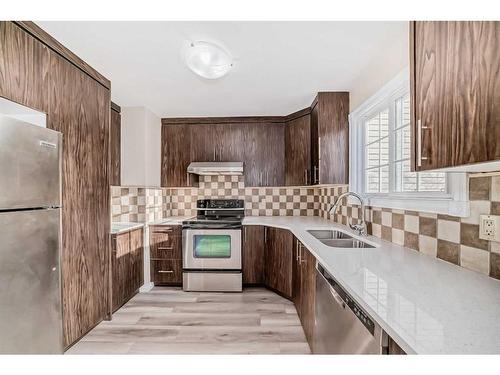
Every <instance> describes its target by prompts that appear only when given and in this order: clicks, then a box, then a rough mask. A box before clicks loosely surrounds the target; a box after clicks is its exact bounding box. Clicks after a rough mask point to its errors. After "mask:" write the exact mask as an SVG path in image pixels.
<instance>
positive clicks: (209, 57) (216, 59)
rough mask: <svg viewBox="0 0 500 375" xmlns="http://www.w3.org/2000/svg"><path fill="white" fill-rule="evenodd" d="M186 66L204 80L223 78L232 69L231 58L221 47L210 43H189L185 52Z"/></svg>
mask: <svg viewBox="0 0 500 375" xmlns="http://www.w3.org/2000/svg"><path fill="white" fill-rule="evenodd" d="M185 58H186V64H187V66H188V67H189V69H191V70H192V71H193V72H194V73H195V74H197V75H199V76H200V77H203V78H206V79H217V78H221V77H223V76H225V75H226V74H227V73H228V72H229V71H230V70H231V68H232V67H233V58H232V57H231V55H229V53H228V52H226V51H225V50H224V49H223V48H222V47H220V46H218V45H217V44H214V43H210V42H203V41H198V42H191V43H190V44H189V46H188V48H187V50H186V56H185Z"/></svg>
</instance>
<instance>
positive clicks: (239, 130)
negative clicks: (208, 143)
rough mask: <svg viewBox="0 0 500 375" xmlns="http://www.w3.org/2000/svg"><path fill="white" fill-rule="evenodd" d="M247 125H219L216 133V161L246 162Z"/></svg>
mask: <svg viewBox="0 0 500 375" xmlns="http://www.w3.org/2000/svg"><path fill="white" fill-rule="evenodd" d="M247 126H248V125H247V124H244V123H243V124H241V123H235V124H231V123H229V124H218V125H216V130H215V132H214V134H215V136H216V140H215V142H214V145H215V149H216V152H215V156H216V158H215V160H216V161H241V162H245V133H246V127H247Z"/></svg>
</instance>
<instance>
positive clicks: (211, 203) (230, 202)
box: [196, 199, 245, 210]
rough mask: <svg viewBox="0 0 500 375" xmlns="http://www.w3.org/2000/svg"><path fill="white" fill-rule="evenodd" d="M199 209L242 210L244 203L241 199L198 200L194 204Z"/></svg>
mask: <svg viewBox="0 0 500 375" xmlns="http://www.w3.org/2000/svg"><path fill="white" fill-rule="evenodd" d="M196 207H197V208H201V209H210V210H211V209H222V210H227V209H243V208H245V202H244V201H243V200H242V199H200V200H198V202H197V204H196Z"/></svg>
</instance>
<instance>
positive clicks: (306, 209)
mask: <svg viewBox="0 0 500 375" xmlns="http://www.w3.org/2000/svg"><path fill="white" fill-rule="evenodd" d="M168 190H169V194H168V195H169V196H170V197H171V201H170V204H168V205H167V211H168V213H169V214H168V215H169V216H186V215H187V216H189V215H196V211H195V210H194V209H195V208H196V201H197V200H198V199H204V198H227V199H230V198H235V199H243V200H244V201H245V215H247V216H299V215H301V216H313V215H315V214H316V213H317V207H315V200H314V198H315V194H314V190H315V189H314V188H312V187H300V188H299V187H297V188H291V187H253V188H252V187H245V183H244V177H243V176H200V183H199V187H197V188H194V187H193V188H172V189H168ZM315 209H316V211H315Z"/></svg>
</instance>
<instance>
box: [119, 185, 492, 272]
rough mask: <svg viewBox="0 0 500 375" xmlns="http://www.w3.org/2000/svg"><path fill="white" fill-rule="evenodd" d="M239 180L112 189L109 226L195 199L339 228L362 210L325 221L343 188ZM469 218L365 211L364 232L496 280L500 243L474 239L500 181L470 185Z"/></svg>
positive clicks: (179, 209)
mask: <svg viewBox="0 0 500 375" xmlns="http://www.w3.org/2000/svg"><path fill="white" fill-rule="evenodd" d="M243 181H244V179H243V177H242V176H203V177H202V176H200V183H199V186H198V187H192V188H137V187H118V186H116V187H112V189H111V194H112V197H111V201H112V221H114V222H120V221H122V222H123V221H124V222H144V223H148V222H153V221H155V220H159V219H162V218H164V217H168V216H191V215H193V216H194V215H196V211H195V210H194V209H195V207H196V201H197V199H203V198H238V199H243V200H245V215H247V216H320V217H323V218H325V219H328V220H332V221H335V222H338V223H341V224H348V222H349V221H352V222H357V221H358V220H359V218H360V216H361V215H360V210H361V208H360V207H359V206H356V205H346V204H345V203H344V204H343V205H342V206H341V207H340V209H339V212H338V213H336V214H335V215H330V214H329V213H328V209H329V208H330V207H331V205H332V203H333V202H334V201H335V200H336V198H337V197H338V196H339V195H340V194H342V193H344V192H346V191H348V186H346V185H332V186H321V187H273V188H269V187H267V188H266V187H245V185H244V182H243ZM469 181H470V182H469V198H470V201H471V202H470V205H471V215H470V217H468V218H459V217H453V216H447V215H437V214H432V213H425V212H416V211H407V210H396V209H388V208H380V207H366V213H365V218H366V220H367V227H368V232H369V233H370V234H372V235H374V236H377V237H379V238H382V239H384V240H387V241H392V242H394V243H397V244H399V245H403V246H406V247H408V248H411V249H414V250H416V251H420V252H422V253H425V254H428V255H430V256H434V257H437V258H440V259H442V260H445V261H448V262H451V263H453V264H456V265H459V266H462V267H465V268H468V269H471V270H474V271H477V272H481V273H484V274H487V275H490V276H491V277H494V278H497V279H500V243H497V242H491V241H485V240H481V239H479V215H480V214H493V215H500V176H496V177H474V178H470V179H469Z"/></svg>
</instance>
